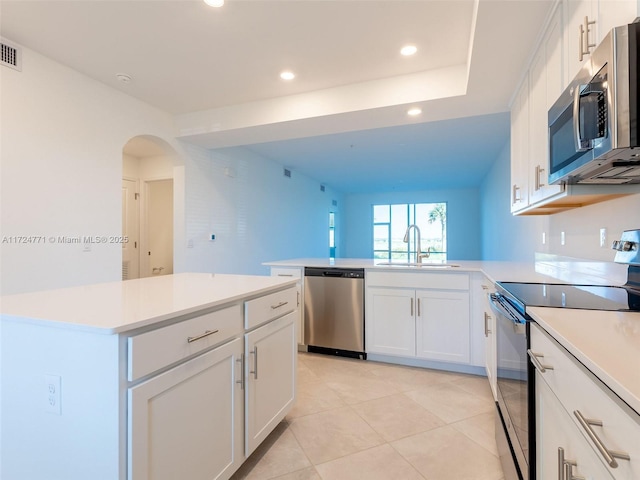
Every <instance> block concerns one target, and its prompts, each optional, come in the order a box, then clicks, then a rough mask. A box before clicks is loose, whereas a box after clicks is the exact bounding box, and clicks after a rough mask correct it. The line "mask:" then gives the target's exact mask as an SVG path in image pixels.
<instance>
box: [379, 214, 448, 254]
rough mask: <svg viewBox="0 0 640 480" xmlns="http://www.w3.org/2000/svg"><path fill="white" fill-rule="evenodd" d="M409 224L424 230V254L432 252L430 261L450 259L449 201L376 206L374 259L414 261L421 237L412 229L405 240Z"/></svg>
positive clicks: (422, 244) (422, 239) (421, 235)
mask: <svg viewBox="0 0 640 480" xmlns="http://www.w3.org/2000/svg"><path fill="white" fill-rule="evenodd" d="M409 225H417V226H418V229H420V240H421V248H422V253H426V252H427V249H429V251H430V255H429V259H428V260H427V261H431V262H434V261H435V262H438V261H443V262H444V261H446V260H447V204H446V203H409V204H406V203H404V204H397V205H373V258H375V259H384V260H397V261H402V262H412V261H413V260H414V258H415V253H416V247H417V240H418V236H417V230H416V229H412V230H411V232H410V235H409V242H408V243H404V241H403V239H404V235H405V232H406V231H407V227H409Z"/></svg>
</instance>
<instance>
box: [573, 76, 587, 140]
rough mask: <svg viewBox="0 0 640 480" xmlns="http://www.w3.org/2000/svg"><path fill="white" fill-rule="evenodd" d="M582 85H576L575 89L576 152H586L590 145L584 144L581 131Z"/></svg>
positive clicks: (574, 122)
mask: <svg viewBox="0 0 640 480" xmlns="http://www.w3.org/2000/svg"><path fill="white" fill-rule="evenodd" d="M581 90H582V85H576V87H575V90H574V91H573V140H574V141H575V145H576V152H586V151H587V150H589V147H588V146H586V147H585V146H584V145H585V142H584V140H582V133H581V132H580V92H581Z"/></svg>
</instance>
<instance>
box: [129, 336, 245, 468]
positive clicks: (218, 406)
mask: <svg viewBox="0 0 640 480" xmlns="http://www.w3.org/2000/svg"><path fill="white" fill-rule="evenodd" d="M242 354H243V345H242V339H241V338H236V339H235V340H233V341H231V342H229V343H226V344H224V345H222V346H220V347H217V348H215V349H213V350H210V351H209V352H207V353H205V354H202V355H200V356H198V357H196V358H194V359H192V360H189V361H187V362H185V363H183V364H181V365H179V366H177V367H175V368H173V369H171V370H169V371H167V372H165V373H162V374H160V375H158V376H156V377H153V378H151V379H150V380H147V381H145V382H143V383H141V384H139V385H137V386H135V387H132V388H130V389H129V390H128V410H129V417H128V418H129V421H128V442H127V444H128V448H129V453H128V457H129V460H130V461H129V471H128V478H129V479H131V480H143V479H145V480H146V479H149V480H151V479H153V480H164V479H166V480H174V479H176V478H188V479H189V480H211V479H226V478H229V477H230V476H231V475H232V474H233V472H235V470H237V469H238V467H239V466H240V465H241V464H242V462H243V461H244V448H243V444H242V438H243V432H242V430H243V416H244V399H243V385H242V383H241V377H242V372H241V369H242V361H241V357H242Z"/></svg>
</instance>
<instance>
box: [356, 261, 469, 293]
mask: <svg viewBox="0 0 640 480" xmlns="http://www.w3.org/2000/svg"><path fill="white" fill-rule="evenodd" d="M417 268H419V267H417ZM366 282H367V286H368V287H400V288H403V287H404V288H437V289H438V290H469V275H468V274H466V273H448V272H447V273H445V272H442V273H433V272H429V273H427V272H424V271H422V272H411V273H397V272H389V271H386V272H371V271H368V272H367V275H366Z"/></svg>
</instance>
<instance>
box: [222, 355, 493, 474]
mask: <svg viewBox="0 0 640 480" xmlns="http://www.w3.org/2000/svg"><path fill="white" fill-rule="evenodd" d="M297 394H298V398H297V401H296V404H295V406H294V407H293V409H292V410H291V412H290V413H289V415H288V416H287V418H286V419H285V420H284V421H283V422H282V423H281V424H280V425H279V426H278V427H277V428H276V429H275V430H274V432H273V433H272V434H271V435H270V436H269V437H268V438H267V439H266V440H265V442H264V443H263V444H262V445H261V446H260V447H258V449H257V450H256V451H255V452H254V453H253V455H252V456H251V457H250V458H249V459H248V460H247V461H246V462H245V464H244V465H243V466H242V468H240V470H239V471H238V472H236V474H235V475H234V476H233V477H232V480H241V479H256V480H271V479H278V480H319V479H322V480H347V479H348V480H354V479H355V480H359V479H362V480H365V479H366V480H413V479H416V480H424V479H426V480H501V479H502V478H503V474H502V468H501V466H500V461H499V460H498V457H497V451H496V444H495V439H494V423H493V422H494V412H495V407H494V403H493V399H492V397H491V391H490V389H489V384H488V382H487V379H486V378H484V377H476V376H473V375H464V374H456V373H449V372H441V371H436V370H427V369H420V368H411V367H402V366H396V365H389V364H385V363H377V362H371V361H362V360H351V359H345V358H339V357H331V356H326V355H317V354H308V353H300V354H299V355H298V392H297Z"/></svg>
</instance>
